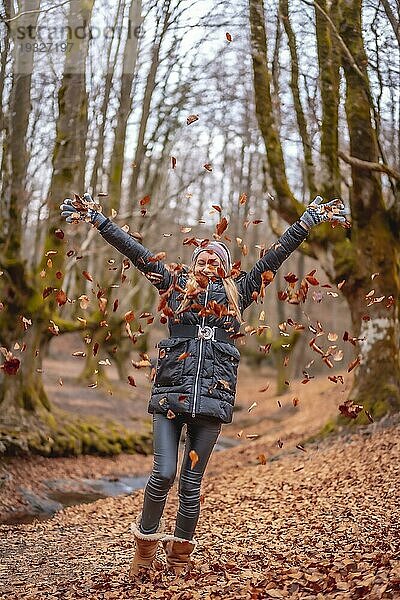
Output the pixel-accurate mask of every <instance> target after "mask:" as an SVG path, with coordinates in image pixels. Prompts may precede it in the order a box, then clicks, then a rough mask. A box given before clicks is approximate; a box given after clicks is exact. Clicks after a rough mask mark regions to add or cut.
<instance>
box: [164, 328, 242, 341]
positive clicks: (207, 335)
mask: <svg viewBox="0 0 400 600" xmlns="http://www.w3.org/2000/svg"><path fill="white" fill-rule="evenodd" d="M232 333H233V334H234V333H235V332H234V331H232ZM170 336H171V337H192V338H197V337H198V338H203V339H205V340H216V341H217V342H228V344H232V346H234V345H235V342H234V340H233V339H232V338H231V337H230V334H229V333H228V331H226V329H223V328H222V327H209V326H208V325H205V326H204V327H201V326H200V325H179V324H178V325H171V329H170Z"/></svg>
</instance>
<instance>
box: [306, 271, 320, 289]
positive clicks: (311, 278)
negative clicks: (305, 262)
mask: <svg viewBox="0 0 400 600" xmlns="http://www.w3.org/2000/svg"><path fill="white" fill-rule="evenodd" d="M314 273H315V269H314V270H313V271H311V272H310V273H308V275H306V279H307V281H308V283H310V284H311V285H319V281H318V279H316V278H315V277H314Z"/></svg>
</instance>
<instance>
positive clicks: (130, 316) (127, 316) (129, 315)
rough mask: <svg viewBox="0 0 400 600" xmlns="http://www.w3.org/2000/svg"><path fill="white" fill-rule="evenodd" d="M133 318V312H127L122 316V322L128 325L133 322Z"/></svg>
mask: <svg viewBox="0 0 400 600" xmlns="http://www.w3.org/2000/svg"><path fill="white" fill-rule="evenodd" d="M134 318H135V313H134V312H133V310H128V312H126V313H125V314H124V320H125V321H126V323H130V322H131V321H133V319H134Z"/></svg>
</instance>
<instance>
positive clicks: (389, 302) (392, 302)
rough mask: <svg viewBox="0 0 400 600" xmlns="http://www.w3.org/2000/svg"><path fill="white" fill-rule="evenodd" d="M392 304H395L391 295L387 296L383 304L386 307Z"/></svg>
mask: <svg viewBox="0 0 400 600" xmlns="http://www.w3.org/2000/svg"><path fill="white" fill-rule="evenodd" d="M394 304H395V302H394V298H393V296H388V297H387V302H386V304H385V306H386V308H391V307H392V306H394Z"/></svg>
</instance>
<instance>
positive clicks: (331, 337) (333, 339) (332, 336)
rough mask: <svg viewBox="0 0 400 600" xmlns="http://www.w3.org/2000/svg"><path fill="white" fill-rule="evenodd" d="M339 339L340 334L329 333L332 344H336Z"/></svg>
mask: <svg viewBox="0 0 400 600" xmlns="http://www.w3.org/2000/svg"><path fill="white" fill-rule="evenodd" d="M337 339H338V334H337V333H331V332H329V333H328V340H329V341H330V342H336V340H337Z"/></svg>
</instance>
